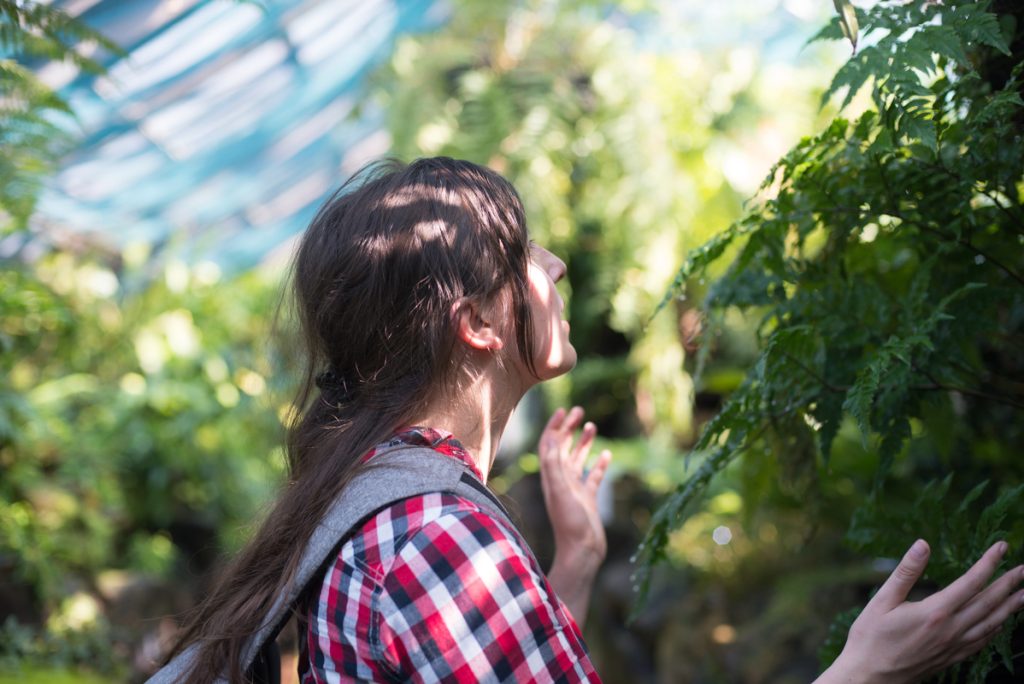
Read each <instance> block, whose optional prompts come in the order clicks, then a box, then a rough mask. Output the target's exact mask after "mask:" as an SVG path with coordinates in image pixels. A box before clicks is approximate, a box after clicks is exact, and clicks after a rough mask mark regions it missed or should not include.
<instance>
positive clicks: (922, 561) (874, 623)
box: [817, 540, 1024, 684]
mask: <svg viewBox="0 0 1024 684" xmlns="http://www.w3.org/2000/svg"><path fill="white" fill-rule="evenodd" d="M929 552H930V551H929V548H928V544H926V543H925V542H924V541H923V540H918V541H917V542H915V543H914V545H913V546H911V547H910V550H909V551H907V553H906V554H905V555H904V556H903V560H901V561H900V564H899V565H898V566H896V569H895V570H894V571H893V572H892V574H891V575H890V576H889V579H888V580H886V582H885V584H883V585H882V587H881V588H880V589H879V590H878V593H877V594H875V596H874V598H872V599H871V601H869V602H868V604H867V606H865V608H864V610H863V612H862V613H861V614H860V616H859V617H858V618H857V620H856V621H855V622H854V623H853V626H852V627H851V628H850V635H849V637H848V638H847V641H846V646H845V647H844V648H843V652H842V653H841V654H840V656H839V658H838V659H837V660H836V662H835V663H833V664H832V667H830V668H829V669H828V670H826V671H825V673H824V674H822V676H821V677H820V678H819V679H818V680H817V683H818V684H835V683H839V682H842V683H844V684H846V683H850V684H852V683H853V682H857V683H858V684H860V683H867V682H894V683H896V682H915V681H918V680H919V679H921V678H923V677H925V676H927V675H929V674H933V673H935V672H937V671H939V670H941V669H943V668H946V667H949V666H950V665H952V664H954V663H956V662H959V661H961V660H963V659H964V658H966V657H968V656H970V655H972V654H974V653H977V652H978V651H980V650H981V649H982V647H984V646H985V644H987V643H988V642H989V641H990V640H991V639H992V638H993V637H995V635H996V634H998V633H999V630H1000V628H1001V627H1002V626H1003V623H1004V622H1005V621H1006V618H1008V617H1009V616H1010V615H1011V614H1012V613H1013V612H1014V611H1017V610H1020V609H1021V608H1022V607H1024V591H1021V590H1018V589H1017V587H1018V586H1019V585H1020V584H1021V582H1022V581H1024V566H1018V567H1016V568H1013V569H1012V570H1009V571H1008V572H1006V573H1005V574H1003V575H1002V576H1001V577H1000V578H999V579H997V580H996V581H995V582H992V583H991V584H989V583H988V581H989V578H990V577H992V575H993V573H995V571H996V568H997V567H998V566H999V562H1000V561H1001V560H1002V558H1003V555H1004V554H1005V553H1006V543H1005V542H999V543H997V544H995V545H993V546H992V548H990V549H989V550H988V551H986V552H985V554H984V555H983V556H982V557H981V559H980V560H979V561H978V562H977V563H975V564H974V565H973V566H972V567H971V569H970V570H968V571H967V572H966V573H964V574H963V575H962V576H961V577H960V578H958V579H957V580H956V581H955V582H953V583H952V584H950V585H949V586H948V587H946V588H945V589H943V590H942V591H940V592H938V593H936V594H933V595H931V596H929V597H928V598H926V599H924V600H921V601H907V595H908V594H909V593H910V590H911V588H912V587H913V586H914V584H915V583H916V582H917V580H918V579H919V578H920V577H921V575H922V574H923V573H924V568H925V566H926V565H928V556H929Z"/></svg>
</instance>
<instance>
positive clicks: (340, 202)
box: [174, 157, 533, 684]
mask: <svg viewBox="0 0 1024 684" xmlns="http://www.w3.org/2000/svg"><path fill="white" fill-rule="evenodd" d="M528 259H529V241H528V237H527V231H526V219H525V216H524V212H523V207H522V203H521V201H520V199H519V196H518V195H517V194H516V191H515V189H514V188H513V187H512V185H511V184H510V183H509V182H508V181H506V180H505V179H504V178H502V177H501V176H499V175H498V174H497V173H495V172H493V171H491V170H489V169H486V168H484V167H481V166H477V165H476V164H472V163H470V162H465V161H457V160H454V159H448V158H444V157H438V158H432V159H420V160H417V161H415V162H413V163H412V164H409V165H403V164H400V163H398V162H394V161H388V162H382V163H377V164H374V165H371V166H370V167H367V168H365V169H363V170H362V171H361V172H359V173H358V174H356V176H355V177H353V179H351V180H349V181H348V182H347V183H346V184H345V185H344V186H342V188H341V189H340V190H339V191H338V192H337V193H335V194H334V196H332V197H331V198H330V199H329V200H328V201H327V202H326V203H325V204H324V206H323V207H322V208H321V209H320V211H319V212H318V213H317V215H316V217H315V218H314V219H313V221H312V223H311V224H310V225H309V228H308V229H307V230H306V232H305V234H304V235H303V236H302V239H301V242H300V244H299V247H298V250H297V253H296V255H295V257H294V261H293V263H292V268H291V273H290V294H291V305H292V306H293V307H294V314H295V319H296V320H297V322H298V333H299V335H298V337H299V339H301V341H302V345H301V346H302V349H301V354H302V356H303V359H302V366H303V377H302V378H301V382H300V389H299V391H298V395H297V397H296V400H295V402H294V406H295V407H296V409H297V410H298V411H299V414H298V417H297V419H296V420H295V421H294V422H293V423H292V424H291V426H289V428H288V435H287V456H288V466H289V477H288V481H287V483H286V485H285V487H284V488H283V490H282V492H281V494H280V497H279V498H278V500H277V502H276V504H275V505H274V507H273V508H272V509H271V511H270V513H269V515H268V516H267V518H266V520H265V522H263V524H262V526H261V527H260V528H259V530H258V532H257V533H256V534H255V536H254V537H253V539H252V540H251V541H250V542H249V543H248V544H247V545H246V546H245V548H244V549H243V550H242V551H241V552H240V553H239V554H238V555H237V556H235V558H234V559H233V560H232V561H231V562H230V564H229V565H228V566H227V567H226V568H225V570H224V572H223V574H222V575H221V577H220V579H219V581H218V582H217V584H216V586H215V589H214V590H213V591H212V592H211V593H210V594H209V595H208V596H207V597H206V598H205V600H203V601H202V602H201V603H200V604H199V605H198V606H197V607H196V609H195V610H194V612H193V613H192V614H191V617H190V619H189V620H188V621H187V623H186V625H185V627H184V630H183V632H182V637H181V639H180V640H179V642H178V644H177V646H176V647H175V649H174V652H175V653H178V652H180V651H181V650H183V649H184V648H185V647H186V646H188V645H190V644H192V643H198V644H199V650H198V657H197V659H196V665H195V668H194V669H193V671H192V674H191V676H190V677H189V681H191V682H198V683H200V684H205V683H207V682H212V681H214V680H215V679H216V678H217V677H218V676H222V675H224V676H226V677H227V678H228V679H229V680H230V682H231V683H232V684H240V683H242V682H244V681H245V679H244V674H243V672H242V670H241V667H240V660H241V658H242V656H243V653H244V649H245V640H246V638H247V637H249V636H250V635H252V634H253V633H255V632H256V631H257V629H258V628H260V627H261V626H262V624H263V619H264V613H265V611H267V610H268V609H269V607H270V605H271V604H272V603H273V601H274V598H275V597H276V596H278V595H279V594H281V593H282V592H283V591H284V590H285V589H286V587H287V586H288V584H289V582H290V581H291V579H292V575H293V573H294V572H295V570H296V567H297V565H298V561H299V558H300V556H301V554H302V551H303V547H304V545H305V543H306V541H307V540H308V539H309V537H310V535H311V534H312V532H313V529H314V528H315V527H316V525H317V523H318V522H319V521H320V519H321V518H322V516H323V515H324V514H325V513H326V511H327V509H328V507H329V506H330V504H331V503H332V502H333V501H334V500H335V499H336V498H337V497H338V496H339V495H342V490H343V489H344V487H345V485H346V483H348V482H349V481H350V480H351V479H352V477H353V476H354V475H355V473H356V471H357V469H358V467H359V461H360V457H361V455H362V454H364V453H366V452H367V451H368V450H369V449H371V448H372V447H373V446H374V445H375V444H378V443H380V442H381V441H384V440H385V439H387V438H388V437H389V436H390V435H391V434H392V433H393V431H394V430H395V429H396V428H398V427H400V426H403V425H408V424H409V421H411V420H415V418H416V417H417V415H416V414H417V413H418V412H420V411H422V410H423V409H424V408H425V406H426V405H427V402H428V401H430V400H431V399H432V398H433V397H434V396H435V394H436V392H438V391H439V390H440V391H443V390H445V389H447V384H448V383H449V382H451V381H452V378H454V377H455V375H456V374H457V372H458V366H459V362H460V359H461V358H462V356H461V354H458V353H456V342H455V328H454V325H453V320H452V306H453V304H454V303H455V302H456V301H457V300H458V299H459V298H469V299H472V300H474V301H477V302H478V303H479V304H481V305H485V304H487V303H490V302H493V301H495V298H496V297H497V296H498V295H499V293H502V292H508V293H509V295H510V302H511V308H512V315H513V318H514V321H515V334H516V342H517V346H518V351H519V355H520V357H521V358H522V360H523V362H524V363H525V364H526V367H527V368H529V369H530V370H533V364H532V350H533V339H532V323H531V320H530V309H529V305H528V301H527V291H528V281H527V265H528ZM325 372H327V373H328V375H327V376H326V378H325V377H324V376H323V374H324V373H325ZM318 377H319V380H320V382H319V383H318V382H317V380H318ZM318 384H319V387H318Z"/></svg>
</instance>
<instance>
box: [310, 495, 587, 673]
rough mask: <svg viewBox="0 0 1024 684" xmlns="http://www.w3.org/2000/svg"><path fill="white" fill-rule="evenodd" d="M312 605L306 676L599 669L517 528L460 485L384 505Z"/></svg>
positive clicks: (340, 560) (327, 578)
mask: <svg viewBox="0 0 1024 684" xmlns="http://www.w3.org/2000/svg"><path fill="white" fill-rule="evenodd" d="M309 610H310V612H309V614H308V628H307V629H308V631H307V635H306V637H307V638H306V640H305V642H304V643H303V648H302V651H303V653H302V654H301V655H300V675H301V681H302V683H303V684H321V683H325V684H335V683H340V682H350V681H396V680H397V681H412V682H513V681H516V682H554V681H558V682H586V681H589V682H599V681H600V679H599V678H598V676H597V674H596V673H595V671H594V667H593V665H592V663H591V661H590V657H589V655H588V653H587V649H586V646H585V645H584V642H583V638H582V636H581V635H580V632H579V628H578V627H577V626H576V623H575V621H574V620H573V619H572V617H571V616H570V615H569V613H568V610H566V608H565V606H564V605H563V604H562V603H561V602H560V601H559V600H558V598H557V597H556V596H555V594H554V592H553V591H552V589H551V586H550V584H549V583H548V581H547V579H546V577H545V576H544V573H543V572H542V571H541V569H540V567H539V566H538V565H537V561H536V559H535V558H534V556H533V554H532V553H531V552H530V551H529V548H528V547H527V545H526V542H525V541H524V540H523V539H522V537H521V536H520V535H519V533H518V531H517V530H515V529H513V528H510V527H508V526H507V525H506V524H505V523H503V522H500V521H498V520H496V519H495V518H493V517H492V516H490V515H489V514H488V513H486V512H485V511H483V510H481V509H480V507H479V506H477V505H476V504H474V503H473V502H471V501H468V500H466V499H463V498H461V497H458V496H455V495H453V494H444V493H435V494H427V495H424V496H418V497H412V498H410V499H406V500H404V501H401V502H399V503H397V504H394V505H392V506H390V507H388V508H387V509H385V510H383V511H381V512H380V513H378V514H377V515H376V516H375V517H374V518H373V519H372V520H370V521H369V522H368V523H367V524H366V525H364V526H363V528H362V529H360V530H359V532H358V533H357V534H356V535H355V536H354V537H353V538H352V539H351V540H350V541H349V542H347V543H346V544H345V545H343V546H342V549H341V551H340V553H339V554H338V557H337V559H336V560H335V562H334V563H333V564H332V565H331V567H329V568H328V571H327V574H326V576H325V577H324V582H323V584H322V586H321V588H320V591H319V596H318V597H317V598H316V600H315V601H313V603H312V604H311V605H310V606H309Z"/></svg>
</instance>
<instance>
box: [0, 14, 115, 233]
mask: <svg viewBox="0 0 1024 684" xmlns="http://www.w3.org/2000/svg"><path fill="white" fill-rule="evenodd" d="M86 44H92V45H95V46H99V47H101V48H103V49H104V50H107V51H109V52H113V53H115V54H122V53H121V51H120V48H118V47H117V46H116V45H114V44H113V43H112V42H110V41H109V40H107V39H106V38H104V37H103V36H101V35H100V34H98V33H96V32H95V31H93V30H91V29H89V28H88V27H87V26H85V25H84V24H82V23H81V22H79V21H77V20H75V19H74V18H72V17H70V16H68V15H67V14H66V13H65V12H64V11H63V10H61V9H59V8H56V7H53V6H51V5H50V4H48V3H41V2H34V1H32V0H29V1H27V2H23V1H18V0H0V54H2V55H3V57H0V103H2V104H0V234H3V233H5V232H7V231H9V230H12V229H19V228H24V227H25V224H26V222H27V220H28V217H29V216H30V215H31V213H32V210H33V208H34V207H35V199H36V195H37V194H38V192H39V182H40V180H41V179H42V178H43V177H44V176H45V175H46V174H47V173H48V172H49V171H50V170H51V169H52V168H53V163H54V162H55V161H56V159H57V158H58V157H59V156H60V155H61V154H62V153H63V152H64V151H66V150H67V149H68V147H69V145H70V144H71V142H72V138H71V137H70V136H69V135H68V134H67V132H66V129H65V128H64V127H62V126H60V125H58V124H57V123H56V119H57V115H66V116H68V117H70V116H72V112H71V110H70V109H69V108H68V105H67V103H66V102H65V101H64V100H63V99H62V98H61V97H60V96H59V95H58V94H57V93H55V92H53V91H52V90H51V89H50V88H49V87H47V86H46V85H45V84H44V83H43V82H41V81H40V80H39V78H38V77H37V76H36V75H35V73H34V72H33V71H31V70H30V69H29V68H27V67H26V65H27V64H32V63H35V64H39V63H43V62H48V61H55V62H69V63H71V64H72V65H74V67H76V68H78V69H79V70H82V71H85V72H87V73H93V74H95V73H100V72H101V71H102V67H101V66H100V65H99V64H98V63H97V62H96V61H95V60H93V59H91V58H89V57H85V56H83V54H82V51H81V50H80V49H79V48H80V46H82V45H86Z"/></svg>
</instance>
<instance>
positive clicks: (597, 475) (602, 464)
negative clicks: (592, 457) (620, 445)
mask: <svg viewBox="0 0 1024 684" xmlns="http://www.w3.org/2000/svg"><path fill="white" fill-rule="evenodd" d="M611 462H612V452H610V451H608V450H607V449H605V450H604V451H602V452H601V455H600V456H598V457H597V462H596V463H594V467H593V468H591V469H590V472H589V473H587V479H586V485H587V488H588V489H589V490H590V491H591V492H596V491H597V488H598V487H600V486H601V481H602V480H604V475H605V473H606V472H608V464H609V463H611Z"/></svg>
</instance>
